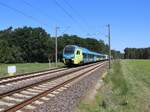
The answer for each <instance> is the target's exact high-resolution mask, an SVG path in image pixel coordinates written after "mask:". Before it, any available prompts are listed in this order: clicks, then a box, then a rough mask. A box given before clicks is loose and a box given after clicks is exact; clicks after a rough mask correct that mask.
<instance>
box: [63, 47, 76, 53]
mask: <svg viewBox="0 0 150 112" xmlns="http://www.w3.org/2000/svg"><path fill="white" fill-rule="evenodd" d="M74 50H75V47H72V46H68V47H66V48H65V50H64V53H66V54H73V53H74Z"/></svg>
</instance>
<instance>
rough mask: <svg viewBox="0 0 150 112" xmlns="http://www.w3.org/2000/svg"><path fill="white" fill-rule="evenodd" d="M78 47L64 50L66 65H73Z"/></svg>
mask: <svg viewBox="0 0 150 112" xmlns="http://www.w3.org/2000/svg"><path fill="white" fill-rule="evenodd" d="M75 50H76V47H75V46H73V45H68V46H66V47H65V48H64V50H63V62H64V64H66V65H73V64H74V58H75Z"/></svg>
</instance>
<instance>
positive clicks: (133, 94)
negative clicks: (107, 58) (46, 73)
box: [77, 60, 150, 112]
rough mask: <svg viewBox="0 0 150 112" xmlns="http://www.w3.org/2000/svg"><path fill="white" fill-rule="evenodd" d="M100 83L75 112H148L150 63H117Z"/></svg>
mask: <svg viewBox="0 0 150 112" xmlns="http://www.w3.org/2000/svg"><path fill="white" fill-rule="evenodd" d="M103 83H104V84H103V86H102V87H101V88H99V89H97V90H96V91H97V93H96V95H95V97H94V98H93V99H92V101H91V99H90V101H87V99H88V97H87V98H85V99H86V101H85V100H82V101H81V103H80V104H79V105H78V109H77V111H78V112H150V60H122V61H116V62H114V63H113V67H112V69H111V70H110V71H109V73H108V74H107V75H106V77H105V78H104V81H103Z"/></svg>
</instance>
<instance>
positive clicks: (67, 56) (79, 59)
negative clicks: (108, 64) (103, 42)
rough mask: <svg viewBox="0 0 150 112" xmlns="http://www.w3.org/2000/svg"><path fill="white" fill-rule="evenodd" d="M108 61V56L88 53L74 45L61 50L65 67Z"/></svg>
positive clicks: (86, 50) (88, 51)
mask: <svg viewBox="0 0 150 112" xmlns="http://www.w3.org/2000/svg"><path fill="white" fill-rule="evenodd" d="M101 60H108V55H106V54H101V53H97V52H93V51H90V50H88V49H86V48H82V47H79V46H76V45H67V46H66V47H65V48H64V50H63V62H64V63H65V64H66V65H79V64H85V63H91V62H97V61H101Z"/></svg>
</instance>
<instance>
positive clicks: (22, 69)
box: [0, 63, 64, 77]
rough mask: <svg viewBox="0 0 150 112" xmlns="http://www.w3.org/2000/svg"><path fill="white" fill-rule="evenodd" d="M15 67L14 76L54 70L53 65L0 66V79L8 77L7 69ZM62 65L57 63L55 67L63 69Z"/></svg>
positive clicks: (24, 64)
mask: <svg viewBox="0 0 150 112" xmlns="http://www.w3.org/2000/svg"><path fill="white" fill-rule="evenodd" d="M11 65H15V66H16V68H17V72H16V74H15V75H18V74H22V73H28V72H34V71H40V70H47V69H49V67H50V69H51V68H55V63H51V64H48V63H21V64H0V77H4V76H8V75H9V74H8V73H7V67H8V66H11ZM63 66H64V64H63V63H58V64H57V67H63Z"/></svg>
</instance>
